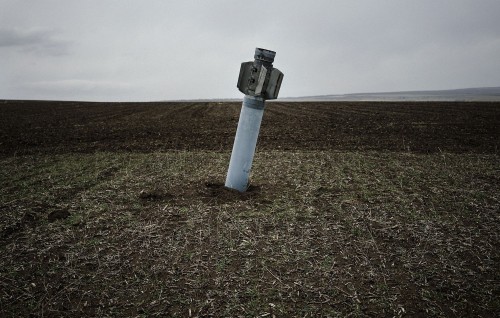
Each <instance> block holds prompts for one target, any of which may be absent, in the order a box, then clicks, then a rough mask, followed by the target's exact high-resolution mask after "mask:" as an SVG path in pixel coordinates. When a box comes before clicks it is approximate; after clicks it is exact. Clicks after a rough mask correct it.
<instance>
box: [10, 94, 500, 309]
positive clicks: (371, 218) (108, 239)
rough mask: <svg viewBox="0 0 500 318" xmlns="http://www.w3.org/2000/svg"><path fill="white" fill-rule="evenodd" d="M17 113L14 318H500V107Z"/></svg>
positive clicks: (95, 108)
mask: <svg viewBox="0 0 500 318" xmlns="http://www.w3.org/2000/svg"><path fill="white" fill-rule="evenodd" d="M239 107H240V105H239V104H238V103H216V102H213V103H79V102H30V101H6V102H5V103H3V104H2V103H0V114H1V117H0V124H1V125H0V136H1V141H0V142H1V144H0V155H1V161H0V166H1V173H0V177H1V178H0V180H1V181H0V185H1V190H0V191H1V192H0V199H1V201H0V212H1V218H0V226H1V227H0V230H1V232H0V242H1V245H0V246H1V252H2V255H4V257H3V258H2V259H1V260H0V265H1V267H0V268H1V279H0V293H1V294H0V312H1V313H2V315H4V316H16V315H29V314H37V315H44V316H83V315H98V316H103V315H116V316H123V315H129V316H155V315H159V316H162V315H163V316H165V315H167V316H168V315H172V316H190V315H191V316H257V315H264V316H265V315H267V316H269V317H272V316H273V315H275V316H278V317H279V316H286V317H292V316H296V317H303V316H305V315H310V316H346V315H353V316H404V315H409V316H483V317H489V316H494V315H497V314H498V313H499V302H498V296H499V293H500V288H499V278H500V277H499V272H498V268H499V267H498V264H499V261H500V259H499V252H498V251H497V248H496V247H497V246H498V244H499V243H500V240H499V233H498V232H499V231H498V230H499V218H498V211H499V196H498V194H499V193H500V182H499V181H500V180H499V178H498V175H499V160H498V145H499V130H498V129H499V128H498V127H499V122H500V119H499V115H500V112H499V108H498V107H499V105H498V104H495V103H412V102H405V103H280V102H276V103H269V104H268V106H267V109H266V112H265V117H264V120H263V126H262V130H261V135H260V137H259V144H258V151H257V154H256V158H255V162H254V169H253V174H252V187H251V188H250V189H249V191H248V192H247V193H245V194H240V193H237V192H234V191H230V190H228V189H225V188H224V187H223V186H222V185H223V180H224V174H225V172H226V168H227V163H228V159H229V151H230V149H231V145H232V142H233V138H234V132H235V128H236V124H237V119H238V114H239Z"/></svg>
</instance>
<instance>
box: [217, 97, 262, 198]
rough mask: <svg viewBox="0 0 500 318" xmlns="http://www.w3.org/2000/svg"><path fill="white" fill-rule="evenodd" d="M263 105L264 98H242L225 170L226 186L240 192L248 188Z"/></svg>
mask: <svg viewBox="0 0 500 318" xmlns="http://www.w3.org/2000/svg"><path fill="white" fill-rule="evenodd" d="M264 106H265V102H264V99H262V98H260V97H253V96H248V95H245V97H244V98H243V106H242V107H241V113H240V120H239V122H238V128H237V129H236V137H235V139H234V145H233V152H232V153H231V160H230V161H229V169H228V171H227V177H226V187H228V188H231V189H235V190H238V191H240V192H244V191H246V190H247V188H248V176H249V174H250V169H251V168H252V161H253V156H254V154H255V146H256V145H257V138H258V137H259V130H260V123H261V122H262V115H263V114H264Z"/></svg>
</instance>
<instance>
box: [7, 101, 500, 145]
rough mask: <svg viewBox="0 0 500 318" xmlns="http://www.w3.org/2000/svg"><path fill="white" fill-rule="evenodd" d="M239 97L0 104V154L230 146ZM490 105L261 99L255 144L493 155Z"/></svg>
mask: <svg viewBox="0 0 500 318" xmlns="http://www.w3.org/2000/svg"><path fill="white" fill-rule="evenodd" d="M240 107H241V104H239V103H75V102H28V101H6V102H4V104H3V105H2V104H0V138H1V139H0V142H1V144H0V150H1V153H3V154H13V153H16V152H17V153H19V152H21V153H25V152H32V151H39V152H54V151H55V152H57V153H61V152H75V151H76V152H91V151H95V150H99V151H115V150H129V151H139V152H150V151H165V150H231V147H232V143H233V140H234V134H235V130H236V125H237V123H238V116H239V110H240ZM499 107H500V105H499V104H498V103H430V102H424V103H411V102H407V103H366V102H365V103H279V102H278V103H268V105H267V106H266V111H265V114H264V119H263V123H262V129H261V132H260V136H259V143H258V147H259V149H263V150H276V149H282V150H349V151H352V150H376V151H386V150H389V151H414V152H420V153H429V152H439V151H451V152H488V153H491V152H496V151H497V150H498V146H499V145H500V141H499V139H500V138H499V131H500V128H499V126H498V123H499V122H500V119H499V116H500V114H499V111H498V109H499Z"/></svg>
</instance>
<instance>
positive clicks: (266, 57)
mask: <svg viewBox="0 0 500 318" xmlns="http://www.w3.org/2000/svg"><path fill="white" fill-rule="evenodd" d="M275 56H276V52H274V51H271V50H266V49H261V48H260V47H258V48H256V49H255V55H254V59H256V60H259V61H262V62H264V63H273V62H274V57H275Z"/></svg>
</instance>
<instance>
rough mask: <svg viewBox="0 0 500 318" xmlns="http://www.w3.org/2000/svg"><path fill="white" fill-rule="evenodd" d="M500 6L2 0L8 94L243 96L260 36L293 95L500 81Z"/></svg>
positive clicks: (318, 0) (395, 0)
mask: <svg viewBox="0 0 500 318" xmlns="http://www.w3.org/2000/svg"><path fill="white" fill-rule="evenodd" d="M498 12H500V1H497V0H482V1H475V0H440V1H435V0H419V1H399V0H377V1H370V0H359V1H352V0H315V1H299V0H274V1H269V0H254V1H253V2H252V3H251V5H250V4H249V2H248V1H238V0H212V1H195V0H182V1H181V0H177V1H176V0H172V1H153V0H152V1H147V2H146V1H138V0H137V1H127V2H123V1H118V0H109V1H98V0H87V1H72V0H67V1H57V2H52V1H28V0H26V1H14V0H0V30H1V31H0V70H1V72H0V98H51V99H58V98H64V99H92V100H95V99H96V98H100V99H103V100H163V99H182V98H217V97H221V98H229V97H241V94H240V93H239V92H238V91H237V89H236V87H235V85H236V80H237V77H238V71H239V65H240V63H241V62H243V61H248V60H251V59H252V58H253V50H254V48H255V47H257V46H258V47H264V48H267V49H271V50H275V51H277V55H276V61H275V67H277V68H279V69H280V70H282V71H283V72H284V74H285V79H284V82H283V85H282V88H281V92H280V96H282V97H286V96H308V95H321V94H342V93H355V92H376V91H397V90H428V89H447V88H461V87H478V86H499V85H500V59H498V56H500V19H498V17H497V15H498ZM69 52H70V53H71V54H67V53H69ZM113 83H116V86H113V85H114V84H113ZM124 83H126V87H127V88H126V89H119V88H120V87H123V85H125V84H124ZM89 87H91V88H92V87H93V88H92V89H89Z"/></svg>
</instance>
